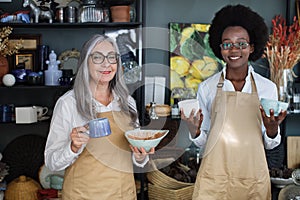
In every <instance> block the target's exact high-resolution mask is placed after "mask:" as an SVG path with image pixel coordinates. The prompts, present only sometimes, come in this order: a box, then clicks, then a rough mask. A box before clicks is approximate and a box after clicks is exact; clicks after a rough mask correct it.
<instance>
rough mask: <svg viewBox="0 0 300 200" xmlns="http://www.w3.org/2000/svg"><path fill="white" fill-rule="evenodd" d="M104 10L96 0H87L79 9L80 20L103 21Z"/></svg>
mask: <svg viewBox="0 0 300 200" xmlns="http://www.w3.org/2000/svg"><path fill="white" fill-rule="evenodd" d="M102 17H103V10H102V8H101V7H100V6H99V4H98V2H97V1H96V0H85V1H83V4H82V5H81V7H80V9H79V16H78V19H79V20H78V21H79V22H82V23H84V22H101V21H102Z"/></svg>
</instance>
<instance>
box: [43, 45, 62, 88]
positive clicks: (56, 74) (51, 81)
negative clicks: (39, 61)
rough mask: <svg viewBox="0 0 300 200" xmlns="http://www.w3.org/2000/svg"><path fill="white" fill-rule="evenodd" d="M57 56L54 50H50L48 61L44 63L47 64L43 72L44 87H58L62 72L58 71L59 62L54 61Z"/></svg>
mask: <svg viewBox="0 0 300 200" xmlns="http://www.w3.org/2000/svg"><path fill="white" fill-rule="evenodd" d="M56 58H57V55H56V54H55V52H54V50H51V53H50V54H49V60H47V61H46V64H48V69H47V70H45V71H44V73H45V85H60V84H59V79H60V77H62V71H61V70H59V69H58V64H60V61H59V60H56Z"/></svg>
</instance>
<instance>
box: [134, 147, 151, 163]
mask: <svg viewBox="0 0 300 200" xmlns="http://www.w3.org/2000/svg"><path fill="white" fill-rule="evenodd" d="M129 146H130V149H131V151H132V152H133V155H134V158H135V160H136V161H137V162H140V163H141V162H142V161H143V160H145V158H146V156H147V155H148V154H154V152H155V149H154V148H151V149H150V151H149V152H146V151H145V149H144V148H143V147H141V148H140V149H139V148H137V147H134V146H132V145H129Z"/></svg>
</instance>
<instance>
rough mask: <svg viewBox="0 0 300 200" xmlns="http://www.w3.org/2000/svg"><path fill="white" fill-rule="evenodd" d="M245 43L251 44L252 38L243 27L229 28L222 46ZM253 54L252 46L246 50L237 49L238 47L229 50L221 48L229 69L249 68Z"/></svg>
mask: <svg viewBox="0 0 300 200" xmlns="http://www.w3.org/2000/svg"><path fill="white" fill-rule="evenodd" d="M245 42H246V43H249V42H250V38H249V35H248V32H247V31H246V29H244V28H243V27H241V26H230V27H227V28H226V29H225V30H224V32H223V34H222V44H230V43H233V44H237V43H239V44H245ZM225 46H226V45H225ZM252 52H253V46H252V45H248V46H247V47H246V48H237V47H236V46H233V47H232V48H229V49H223V48H221V54H222V57H223V59H224V61H225V62H226V63H227V67H231V68H239V67H248V58H249V55H250V54H251V53H252Z"/></svg>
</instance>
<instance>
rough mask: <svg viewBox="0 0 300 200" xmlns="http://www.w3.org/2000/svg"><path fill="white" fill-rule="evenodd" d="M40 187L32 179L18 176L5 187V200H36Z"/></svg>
mask: <svg viewBox="0 0 300 200" xmlns="http://www.w3.org/2000/svg"><path fill="white" fill-rule="evenodd" d="M39 189H41V186H40V184H39V183H38V182H36V181H35V180H33V179H32V178H29V177H26V176H20V177H19V178H16V179H14V180H13V181H12V182H10V183H9V184H8V185H7V189H6V191H5V200H37V199H38V196H37V194H38V190H39Z"/></svg>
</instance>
